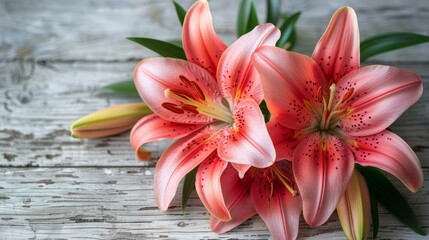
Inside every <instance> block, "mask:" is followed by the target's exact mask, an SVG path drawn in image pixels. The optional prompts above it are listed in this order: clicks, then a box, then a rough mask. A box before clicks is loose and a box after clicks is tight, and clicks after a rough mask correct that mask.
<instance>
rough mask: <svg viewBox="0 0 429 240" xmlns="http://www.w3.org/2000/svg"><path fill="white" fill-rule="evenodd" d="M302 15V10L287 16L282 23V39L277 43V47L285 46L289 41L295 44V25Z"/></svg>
mask: <svg viewBox="0 0 429 240" xmlns="http://www.w3.org/2000/svg"><path fill="white" fill-rule="evenodd" d="M300 15H301V12H296V13H294V14H292V15H291V16H290V17H287V18H285V20H284V21H283V23H282V24H281V25H280V32H281V36H280V39H279V40H278V41H277V44H276V46H277V47H283V46H284V45H285V44H286V43H287V42H290V44H291V45H295V42H296V33H295V26H296V22H297V21H298V18H299V16H300ZM294 35H295V36H294ZM292 40H293V42H292Z"/></svg>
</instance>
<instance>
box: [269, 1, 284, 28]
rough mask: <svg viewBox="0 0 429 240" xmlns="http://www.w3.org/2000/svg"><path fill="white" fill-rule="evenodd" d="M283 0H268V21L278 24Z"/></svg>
mask: <svg viewBox="0 0 429 240" xmlns="http://www.w3.org/2000/svg"><path fill="white" fill-rule="evenodd" d="M280 4H281V0H267V21H266V22H267V23H272V24H274V25H277V22H278V21H279V17H280V8H281V7H280Z"/></svg>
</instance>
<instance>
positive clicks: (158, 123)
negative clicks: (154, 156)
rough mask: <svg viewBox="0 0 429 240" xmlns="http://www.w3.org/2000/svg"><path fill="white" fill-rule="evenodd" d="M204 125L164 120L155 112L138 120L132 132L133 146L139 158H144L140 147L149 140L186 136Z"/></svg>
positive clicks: (131, 140)
mask: <svg viewBox="0 0 429 240" xmlns="http://www.w3.org/2000/svg"><path fill="white" fill-rule="evenodd" d="M202 127H204V125H203V124H183V123H174V122H170V121H167V120H164V119H162V118H160V117H158V116H157V115H155V114H152V115H149V116H146V117H144V118H142V119H140V121H138V122H137V123H136V124H135V125H134V127H133V129H132V130H131V133H130V142H131V146H132V147H133V148H134V151H135V152H136V154H137V156H138V157H139V159H141V160H143V159H144V158H143V156H145V157H150V156H148V155H147V154H146V155H140V154H139V153H140V152H139V148H140V147H141V146H142V145H143V144H145V143H148V142H154V141H160V140H164V139H174V138H180V137H184V136H186V135H188V134H190V133H193V132H195V131H197V130H199V129H201V128H202Z"/></svg>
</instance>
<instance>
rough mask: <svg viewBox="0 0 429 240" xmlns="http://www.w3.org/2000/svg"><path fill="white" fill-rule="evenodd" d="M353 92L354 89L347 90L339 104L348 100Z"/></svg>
mask: <svg viewBox="0 0 429 240" xmlns="http://www.w3.org/2000/svg"><path fill="white" fill-rule="evenodd" d="M354 90H355V89H354V88H349V90H347V92H346V93H345V94H344V96H343V99H341V103H344V102H346V101H347V100H348V99H349V98H350V96H351V95H352V94H353V91H354Z"/></svg>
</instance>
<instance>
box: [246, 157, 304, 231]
mask: <svg viewBox="0 0 429 240" xmlns="http://www.w3.org/2000/svg"><path fill="white" fill-rule="evenodd" d="M281 164H283V165H284V164H286V165H287V166H288V168H289V169H290V168H291V166H290V163H289V162H287V161H282V162H281ZM281 164H279V163H276V165H281ZM288 172H290V173H289V174H288V173H287V172H285V171H283V174H285V175H286V176H287V177H291V178H292V175H291V170H289V171H288ZM251 195H252V199H253V204H254V206H255V209H256V211H257V212H258V214H259V216H260V217H261V218H262V220H264V222H265V224H266V225H267V227H268V229H269V230H270V233H271V234H272V235H273V237H274V239H296V237H297V236H298V228H299V217H300V215H301V210H302V201H301V197H300V196H292V194H291V193H290V192H289V191H288V190H287V189H286V188H285V187H284V185H283V184H282V183H281V182H280V181H278V180H277V181H276V180H274V182H273V183H272V185H271V183H270V182H269V181H268V179H267V178H266V177H265V176H264V175H263V174H258V175H257V176H256V177H255V179H254V181H253V184H252V189H251Z"/></svg>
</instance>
